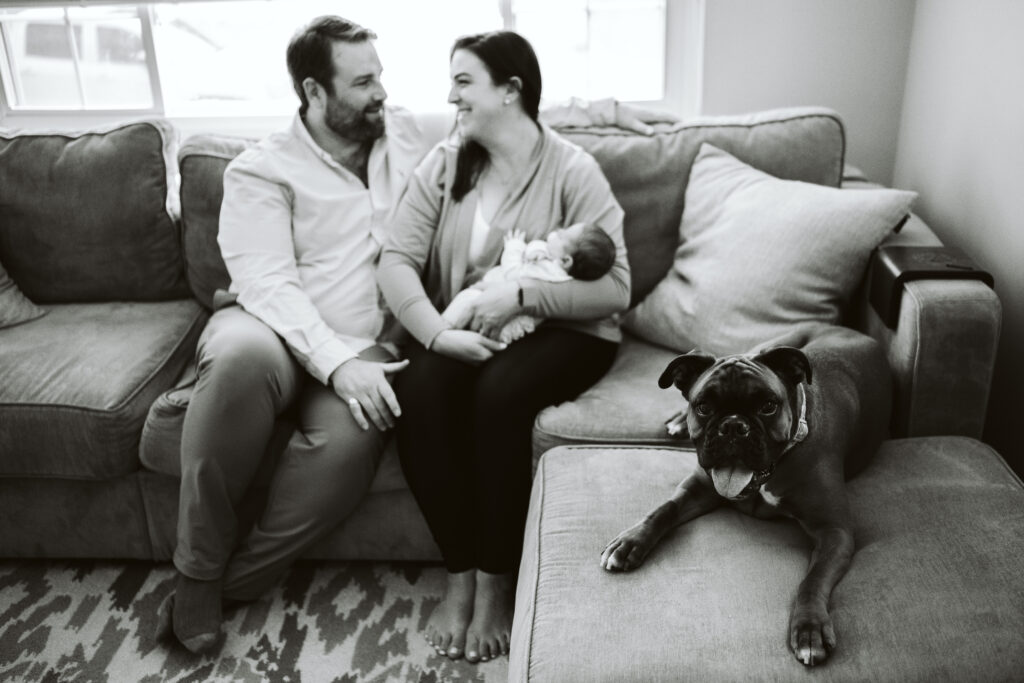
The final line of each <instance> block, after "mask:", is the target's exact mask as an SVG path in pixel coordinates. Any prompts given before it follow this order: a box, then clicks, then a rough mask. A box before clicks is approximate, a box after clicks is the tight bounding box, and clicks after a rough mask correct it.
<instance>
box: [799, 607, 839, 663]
mask: <svg viewBox="0 0 1024 683" xmlns="http://www.w3.org/2000/svg"><path fill="white" fill-rule="evenodd" d="M835 646H836V631H835V629H834V628H833V627H832V617H830V616H829V614H828V612H827V611H825V610H812V609H799V608H797V609H796V610H794V611H793V615H792V616H791V617H790V620H789V647H790V649H791V650H793V654H794V655H796V658H797V659H798V660H799V661H800V662H801V663H802V664H804V665H805V666H814V665H816V664H821V663H823V662H824V661H825V660H826V659H828V656H829V653H831V652H832V650H833V648H835Z"/></svg>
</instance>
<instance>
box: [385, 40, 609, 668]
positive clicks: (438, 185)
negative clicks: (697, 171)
mask: <svg viewBox="0 0 1024 683" xmlns="http://www.w3.org/2000/svg"><path fill="white" fill-rule="evenodd" d="M451 80H452V89H451V92H450V94H449V97H448V101H449V102H450V103H452V104H454V105H455V106H456V107H457V109H458V112H457V128H458V131H459V133H460V135H459V138H460V142H458V143H456V142H452V141H449V142H444V143H441V144H439V145H438V146H437V147H435V148H434V150H432V151H431V153H430V154H428V156H427V157H426V158H425V159H424V160H423V162H422V163H421V164H420V166H419V168H418V169H417V170H416V172H415V173H414V174H413V177H412V178H411V179H410V181H409V186H408V189H407V190H406V194H405V196H404V197H403V199H402V201H401V202H400V204H399V206H398V207H397V209H396V213H395V218H394V226H393V231H392V234H391V236H390V238H389V241H388V243H387V244H386V245H385V247H384V250H383V252H382V254H381V260H380V265H379V270H378V281H379V283H380V286H381V290H382V291H383V293H384V296H385V298H386V299H387V302H388V304H389V306H390V308H391V310H392V311H394V312H395V315H396V316H397V317H398V319H399V321H400V322H401V323H402V324H403V325H404V327H405V328H406V329H407V330H408V331H409V332H410V333H411V334H412V336H413V337H414V341H412V342H410V344H409V348H408V349H407V354H408V358H409V360H410V361H411V363H410V366H409V367H408V368H407V369H406V370H405V371H403V373H402V374H401V375H400V376H399V379H398V381H397V385H396V393H397V395H398V401H399V404H400V405H401V407H402V419H401V420H400V421H399V426H398V429H397V435H398V448H399V453H400V457H401V462H402V468H403V471H404V472H405V476H406V479H407V480H408V482H409V486H410V488H411V489H412V491H413V494H414V495H415V496H416V499H417V501H418V503H419V505H420V507H421V509H422V510H423V514H424V516H425V518H426V519H427V522H428V524H429V525H430V529H431V532H432V533H433V535H434V538H435V540H436V541H437V544H438V546H439V547H440V548H441V552H442V554H443V556H444V561H445V565H446V568H447V570H448V583H447V592H446V595H445V598H444V600H443V601H442V603H441V604H440V605H439V606H438V607H437V608H436V609H435V611H434V613H433V614H432V615H431V617H430V621H429V624H428V627H427V638H428V640H430V642H431V643H432V644H433V645H434V647H435V648H437V650H438V651H439V652H440V653H442V654H446V655H448V656H449V657H452V658H458V657H461V656H462V655H463V653H465V656H466V659H467V660H469V661H471V662H476V661H481V660H482V661H487V660H489V659H491V658H494V657H497V656H498V655H499V654H506V653H507V652H508V641H509V633H510V630H511V623H512V598H513V591H514V587H515V571H516V570H517V568H518V566H519V554H520V550H521V543H522V535H523V526H524V522H525V518H526V512H527V504H528V501H529V495H530V484H531V465H532V463H531V429H532V426H533V421H534V418H535V417H536V415H537V413H538V412H539V411H540V410H541V409H542V408H544V407H545V406H548V405H552V404H555V403H558V402H561V401H566V400H569V399H572V398H574V397H575V396H577V395H578V394H579V393H580V392H582V391H584V390H585V389H587V388H588V387H589V386H591V385H592V384H593V383H594V382H596V381H597V380H598V379H599V378H600V377H601V376H602V375H603V374H604V373H605V371H606V370H607V369H608V368H609V367H610V366H611V364H612V361H613V360H614V358H615V352H616V350H617V348H618V342H619V340H620V338H621V336H620V332H619V328H618V319H617V316H616V315H615V314H616V313H618V312H620V311H622V310H625V308H626V307H627V306H628V303H629V265H628V263H627V261H626V248H625V244H624V243H623V239H622V218H623V212H622V209H621V208H620V207H619V205H618V204H617V203H616V201H615V199H614V197H613V196H612V193H611V190H610V188H609V186H608V182H607V181H606V180H605V178H604V176H603V175H602V174H601V171H600V168H599V167H598V165H597V163H596V162H595V161H594V159H593V158H591V157H590V156H589V155H588V154H587V153H586V152H584V151H582V150H581V149H579V148H578V147H576V146H575V145H572V144H571V143H568V142H566V141H565V140H563V139H561V138H560V137H558V135H557V134H555V133H553V132H552V131H551V130H550V129H548V128H547V127H545V126H544V125H543V124H541V123H539V122H538V119H537V114H538V108H539V104H540V91H541V77H540V67H539V66H538V64H537V58H536V55H535V54H534V52H533V49H532V48H531V47H530V44H529V43H528V42H527V41H526V40H525V39H523V38H522V37H521V36H519V35H518V34H516V33H512V32H508V31H500V32H495V33H485V34H479V35H473V36H467V37H465V38H461V39H459V40H458V41H456V43H455V45H454V47H453V48H452V52H451ZM579 222H589V223H593V224H595V225H598V226H600V227H601V228H602V229H604V230H605V231H606V232H607V233H608V234H609V236H610V237H611V238H612V240H613V241H614V243H615V247H616V259H615V265H614V266H613V268H612V270H611V272H610V273H609V274H608V275H605V276H604V277H602V278H601V279H599V280H595V281H592V282H584V281H578V280H577V281H571V282H564V283H545V282H539V281H532V280H524V281H520V282H510V283H499V284H496V285H494V286H493V287H490V288H488V289H486V290H485V291H484V293H483V294H482V295H481V296H480V297H478V299H477V302H476V304H475V307H474V315H473V319H472V322H471V324H470V329H463V330H456V329H449V326H448V325H447V324H446V323H445V322H444V320H443V319H442V318H441V314H440V313H439V312H438V311H441V310H444V308H445V306H447V304H448V303H449V302H450V301H451V299H452V298H453V297H454V295H455V294H456V293H457V292H458V291H459V290H461V289H462V288H463V287H464V286H467V285H469V284H472V283H473V282H475V281H476V280H478V279H479V278H480V276H481V275H482V273H483V272H485V271H486V270H487V269H489V268H491V267H492V266H494V265H495V264H497V263H498V260H499V256H500V253H501V247H502V243H503V238H504V236H505V233H506V232H508V231H510V230H513V229H519V230H522V231H524V232H525V234H526V235H525V236H526V239H527V240H530V239H542V238H544V236H545V235H546V234H547V233H548V232H549V231H550V230H552V229H555V228H559V227H565V226H569V225H572V224H574V223H579ZM522 313H528V314H530V315H535V316H539V317H543V318H545V319H548V322H546V323H545V324H543V325H541V326H540V327H539V328H538V329H537V331H536V332H534V333H533V334H530V335H527V336H526V337H525V338H524V339H522V340H520V341H517V342H515V343H513V344H511V345H508V346H506V345H504V344H501V343H499V342H497V341H494V340H493V339H491V338H490V337H496V336H497V334H498V332H499V331H500V330H501V328H502V326H503V325H504V323H505V322H506V321H507V320H509V319H510V318H512V317H513V316H515V315H519V314H522Z"/></svg>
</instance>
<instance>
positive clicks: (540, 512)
mask: <svg viewBox="0 0 1024 683" xmlns="http://www.w3.org/2000/svg"><path fill="white" fill-rule="evenodd" d="M546 469H547V463H546V461H545V460H544V458H543V456H542V457H541V462H540V471H539V472H538V473H537V475H538V478H537V479H538V482H539V484H540V491H539V496H538V501H537V552H536V554H535V557H536V562H537V571H536V572H534V578H533V591H532V594H531V596H530V597H531V600H530V606H531V609H530V643H529V646H528V647H527V648H526V681H527V683H528V682H529V680H530V674H531V671H530V668H531V667H532V666H533V641H534V630H535V629H536V626H537V593H538V592H539V590H540V570H541V548H540V545H541V540H542V534H541V533H540V529H541V527H542V524H541V522H542V521H543V518H544V499H545V495H546V493H547V486H546V484H547V480H546V479H545V477H544V475H545V470H546Z"/></svg>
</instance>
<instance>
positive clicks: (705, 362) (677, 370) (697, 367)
mask: <svg viewBox="0 0 1024 683" xmlns="http://www.w3.org/2000/svg"><path fill="white" fill-rule="evenodd" d="M714 364H715V359H714V358H713V357H711V356H708V355H705V354H703V353H700V352H698V351H690V353H688V354H686V355H685V356H676V357H675V358H673V359H672V360H671V361H669V364H668V366H667V367H666V368H665V371H664V372H662V373H661V377H659V378H658V386H659V387H661V388H662V389H668V388H669V387H670V386H672V385H673V384H674V385H675V386H676V388H677V389H679V390H680V391H682V392H683V393H684V394H685V393H688V392H689V391H690V387H692V386H693V383H694V382H696V381H697V378H698V377H700V376H701V374H703V372H704V371H705V370H707V369H708V368H710V367H711V366H712V365H714Z"/></svg>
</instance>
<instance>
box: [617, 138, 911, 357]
mask: <svg viewBox="0 0 1024 683" xmlns="http://www.w3.org/2000/svg"><path fill="white" fill-rule="evenodd" d="M916 197H917V194H916V193H914V192H906V191H901V190H890V189H864V190H842V189H836V188H830V187H825V186H822V185H815V184H813V183H806V182H801V181H793V180H781V179H779V178H776V177H774V176H771V175H769V174H767V173H764V172H762V171H759V170H757V169H755V168H753V167H751V166H748V165H747V164H745V163H743V162H742V161H740V160H739V159H737V158H736V157H734V156H732V155H731V154H729V153H727V152H724V151H722V150H721V149H718V148H717V147H714V146H712V145H710V144H707V143H704V144H703V145H702V146H701V149H700V152H699V153H698V154H697V157H696V159H695V160H694V163H693V168H692V170H691V172H690V179H689V183H688V184H687V186H686V195H685V203H684V207H685V208H684V210H683V218H682V222H681V226H680V240H679V247H678V249H677V251H676V254H675V260H674V263H673V266H672V269H671V270H670V271H669V272H668V275H666V276H665V278H664V279H663V280H662V281H661V282H659V283H658V285H657V286H656V287H655V288H654V290H653V291H652V292H651V293H650V294H649V295H648V296H647V297H646V298H645V299H644V300H643V301H641V302H640V304H638V305H637V306H636V308H634V309H633V310H632V311H630V312H629V314H628V315H627V316H626V318H625V320H624V325H625V327H626V329H628V330H630V331H631V332H633V333H634V334H636V335H638V336H640V337H641V338H643V339H646V340H648V341H651V342H654V343H656V344H660V345H662V346H667V347H668V348H671V349H676V350H678V351H682V352H686V351H689V350H691V349H694V348H698V349H701V350H703V351H705V352H708V353H712V354H715V355H724V354H732V353H745V352H747V351H749V350H750V349H751V348H752V347H754V346H756V345H757V344H760V343H762V342H765V341H767V340H770V339H772V338H774V337H776V336H778V335H780V334H782V333H784V332H786V331H787V330H788V329H789V328H790V327H791V326H793V325H796V324H801V323H807V322H825V323H836V322H838V321H839V319H840V315H841V311H842V309H843V308H844V306H845V305H846V304H847V302H848V300H849V298H850V296H851V295H852V293H853V291H854V290H855V289H856V287H857V284H858V283H859V282H860V281H861V279H862V277H863V275H864V271H865V269H866V267H867V263H868V258H869V257H870V255H871V252H872V250H873V249H874V248H875V247H877V246H878V245H879V243H880V242H881V241H882V240H883V239H885V237H886V236H887V235H889V234H890V233H891V232H892V231H893V229H894V228H895V227H896V226H897V225H898V224H899V223H900V221H901V220H902V219H903V218H904V217H905V216H906V215H907V213H908V212H909V211H910V207H911V204H912V203H913V201H914V199H916Z"/></svg>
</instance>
